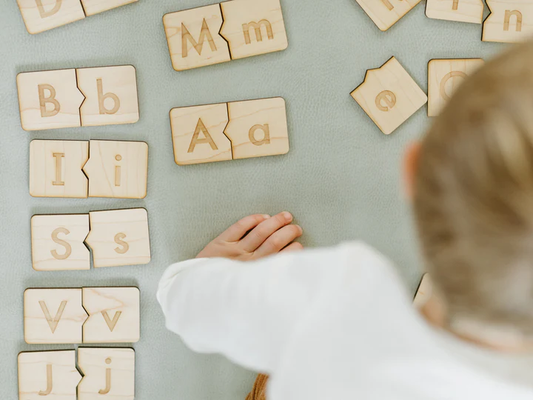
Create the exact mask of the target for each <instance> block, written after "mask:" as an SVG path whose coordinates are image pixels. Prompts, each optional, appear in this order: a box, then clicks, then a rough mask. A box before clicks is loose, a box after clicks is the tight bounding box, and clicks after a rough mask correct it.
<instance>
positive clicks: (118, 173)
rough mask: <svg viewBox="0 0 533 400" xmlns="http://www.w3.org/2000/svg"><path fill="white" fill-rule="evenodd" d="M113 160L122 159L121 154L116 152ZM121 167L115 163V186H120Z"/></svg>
mask: <svg viewBox="0 0 533 400" xmlns="http://www.w3.org/2000/svg"><path fill="white" fill-rule="evenodd" d="M115 160H117V161H119V162H120V161H122V156H121V155H120V154H117V155H116V156H115ZM121 172H122V168H121V167H120V165H115V186H120V182H121V181H122V176H121V175H122V174H121Z"/></svg>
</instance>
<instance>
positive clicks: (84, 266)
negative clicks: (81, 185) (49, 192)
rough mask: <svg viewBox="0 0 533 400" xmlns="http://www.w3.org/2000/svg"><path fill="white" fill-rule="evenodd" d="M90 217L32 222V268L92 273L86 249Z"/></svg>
mask: <svg viewBox="0 0 533 400" xmlns="http://www.w3.org/2000/svg"><path fill="white" fill-rule="evenodd" d="M88 234H89V215H88V214H79V215H75V214H72V215H34V216H33V217H32V219H31V254H32V266H33V269H34V270H36V271H66V270H88V269H90V268H91V254H90V252H89V249H87V247H86V246H85V243H84V241H85V238H86V237H87V235H88Z"/></svg>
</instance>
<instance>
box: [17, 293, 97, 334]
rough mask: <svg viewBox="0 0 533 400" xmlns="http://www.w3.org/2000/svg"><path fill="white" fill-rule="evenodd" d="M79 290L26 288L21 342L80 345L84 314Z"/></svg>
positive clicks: (85, 317) (85, 316)
mask: <svg viewBox="0 0 533 400" xmlns="http://www.w3.org/2000/svg"><path fill="white" fill-rule="evenodd" d="M81 294H82V293H81V289H27V290H26V291H25V292H24V339H25V340H26V343H29V344H47V343H81V342H82V326H83V323H84V322H85V320H86V319H87V313H86V312H85V310H84V309H83V307H82V297H81Z"/></svg>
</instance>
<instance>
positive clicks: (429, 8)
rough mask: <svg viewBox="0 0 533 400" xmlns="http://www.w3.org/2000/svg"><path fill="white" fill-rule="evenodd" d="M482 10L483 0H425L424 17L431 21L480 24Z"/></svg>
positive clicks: (483, 6)
mask: <svg viewBox="0 0 533 400" xmlns="http://www.w3.org/2000/svg"><path fill="white" fill-rule="evenodd" d="M484 8H485V5H484V4H483V0H427V2H426V15H427V17H428V18H433V19H441V20H446V21H457V22H468V23H472V24H481V23H482V22H483V11H484Z"/></svg>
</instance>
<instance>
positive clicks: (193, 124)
mask: <svg viewBox="0 0 533 400" xmlns="http://www.w3.org/2000/svg"><path fill="white" fill-rule="evenodd" d="M227 124H228V106H227V104H226V103H222V104H211V105H207V106H197V107H179V108H173V109H172V110H171V111H170V125H171V128H172V142H173V144H174V159H175V161H176V164H178V165H188V164H199V163H207V162H214V161H225V160H231V159H232V156H231V142H230V140H229V139H228V138H227V137H226V135H224V129H225V128H226V125H227Z"/></svg>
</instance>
